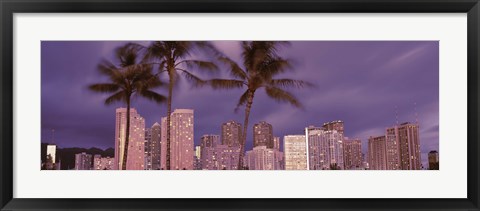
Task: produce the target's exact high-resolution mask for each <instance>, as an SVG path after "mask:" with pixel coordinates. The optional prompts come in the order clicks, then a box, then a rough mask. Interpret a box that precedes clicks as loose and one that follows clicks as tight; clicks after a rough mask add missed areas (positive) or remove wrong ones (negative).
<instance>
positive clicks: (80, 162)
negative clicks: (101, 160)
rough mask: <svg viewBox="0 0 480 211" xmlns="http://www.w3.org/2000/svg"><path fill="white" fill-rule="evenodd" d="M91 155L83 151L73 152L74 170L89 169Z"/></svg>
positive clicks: (90, 167)
mask: <svg viewBox="0 0 480 211" xmlns="http://www.w3.org/2000/svg"><path fill="white" fill-rule="evenodd" d="M92 164H93V163H92V155H89V154H87V153H85V152H82V153H78V154H75V170H91V169H92Z"/></svg>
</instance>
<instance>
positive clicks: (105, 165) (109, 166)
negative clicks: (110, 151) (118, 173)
mask: <svg viewBox="0 0 480 211" xmlns="http://www.w3.org/2000/svg"><path fill="white" fill-rule="evenodd" d="M114 164H115V160H114V159H113V158H111V157H106V158H102V156H100V155H95V156H93V170H113V169H114V168H115V167H114Z"/></svg>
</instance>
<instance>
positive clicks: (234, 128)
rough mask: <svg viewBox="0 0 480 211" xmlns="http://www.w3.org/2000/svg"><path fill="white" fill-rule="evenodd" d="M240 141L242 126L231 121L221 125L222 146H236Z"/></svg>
mask: <svg viewBox="0 0 480 211" xmlns="http://www.w3.org/2000/svg"><path fill="white" fill-rule="evenodd" d="M241 140H242V125H241V124H240V123H237V122H235V121H233V120H231V121H228V122H225V123H223V124H222V144H223V145H228V146H234V145H236V146H238V145H240V142H241Z"/></svg>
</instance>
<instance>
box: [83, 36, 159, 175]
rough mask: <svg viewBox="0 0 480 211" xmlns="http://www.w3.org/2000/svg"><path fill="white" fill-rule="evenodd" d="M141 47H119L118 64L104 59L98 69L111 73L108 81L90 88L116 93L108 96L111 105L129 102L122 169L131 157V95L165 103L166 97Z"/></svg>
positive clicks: (106, 102)
mask: <svg viewBox="0 0 480 211" xmlns="http://www.w3.org/2000/svg"><path fill="white" fill-rule="evenodd" d="M140 50H141V49H140V48H138V47H135V46H132V45H125V46H122V47H119V48H117V49H116V52H115V53H116V59H118V61H119V63H118V65H116V64H113V63H112V62H109V61H106V60H104V61H102V62H101V63H100V64H99V65H98V70H99V71H100V73H102V74H103V75H105V76H108V77H109V80H110V81H109V82H107V83H98V84H92V85H90V86H89V89H90V90H92V91H94V92H100V93H113V94H112V95H110V96H109V97H108V98H107V99H106V100H105V104H106V105H109V104H111V103H114V102H123V103H125V104H126V105H127V124H126V129H125V143H124V146H123V151H124V152H123V161H122V170H126V167H127V158H128V146H129V145H128V144H129V139H130V107H131V101H132V96H134V95H139V96H142V97H145V98H147V99H148V100H152V101H155V102H157V103H162V102H164V101H165V99H166V97H164V96H163V95H161V94H158V93H157V92H155V91H153V89H154V88H156V87H159V86H161V85H162V83H161V81H160V80H159V79H158V78H157V77H155V75H154V74H152V65H145V64H140V63H139V61H141V58H140V54H139V52H140Z"/></svg>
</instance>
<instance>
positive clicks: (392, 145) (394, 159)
mask: <svg viewBox="0 0 480 211" xmlns="http://www.w3.org/2000/svg"><path fill="white" fill-rule="evenodd" d="M386 150H387V152H386V153H387V155H386V156H387V158H386V159H387V170H399V169H400V154H399V136H398V127H397V126H394V127H391V128H387V131H386Z"/></svg>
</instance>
